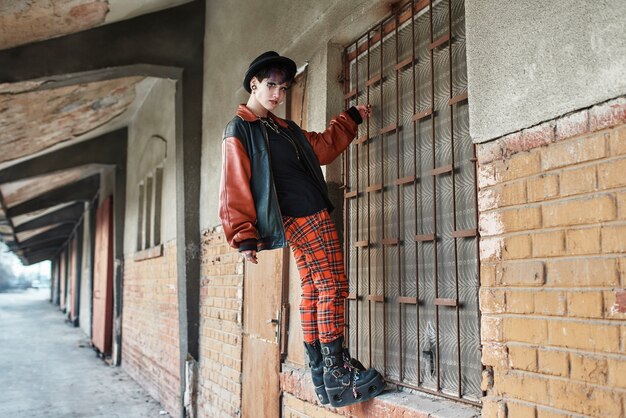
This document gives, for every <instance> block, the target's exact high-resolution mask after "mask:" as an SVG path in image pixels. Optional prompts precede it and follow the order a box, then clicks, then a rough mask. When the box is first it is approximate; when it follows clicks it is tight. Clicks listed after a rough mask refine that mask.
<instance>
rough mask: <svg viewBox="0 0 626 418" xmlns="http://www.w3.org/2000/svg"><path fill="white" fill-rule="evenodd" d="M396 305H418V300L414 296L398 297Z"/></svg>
mask: <svg viewBox="0 0 626 418" xmlns="http://www.w3.org/2000/svg"><path fill="white" fill-rule="evenodd" d="M396 303H400V304H404V305H417V298H416V297H412V296H398V297H397V298H396Z"/></svg>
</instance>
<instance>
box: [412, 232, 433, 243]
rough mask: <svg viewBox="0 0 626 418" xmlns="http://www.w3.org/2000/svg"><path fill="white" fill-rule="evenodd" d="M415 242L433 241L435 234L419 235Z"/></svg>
mask: <svg viewBox="0 0 626 418" xmlns="http://www.w3.org/2000/svg"><path fill="white" fill-rule="evenodd" d="M415 241H416V242H428V241H435V234H420V235H416V236H415Z"/></svg>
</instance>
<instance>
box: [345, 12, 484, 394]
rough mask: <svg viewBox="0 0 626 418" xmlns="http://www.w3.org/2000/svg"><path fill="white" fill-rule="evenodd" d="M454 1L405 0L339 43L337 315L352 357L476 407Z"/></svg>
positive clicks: (466, 161)
mask: <svg viewBox="0 0 626 418" xmlns="http://www.w3.org/2000/svg"><path fill="white" fill-rule="evenodd" d="M464 15H465V13H464V1H463V0H440V1H432V0H429V1H419V2H417V1H411V2H409V3H406V4H404V5H403V6H401V7H399V8H398V9H397V11H396V12H395V13H394V14H393V15H392V16H390V17H388V18H387V19H385V20H383V21H382V22H380V23H379V24H378V25H376V26H375V27H373V28H372V29H370V30H369V31H367V32H366V33H365V34H363V35H362V36H361V37H359V38H358V39H356V40H355V41H354V42H353V43H352V44H351V45H349V46H348V47H347V48H346V50H345V51H344V65H345V68H344V71H345V100H346V105H347V106H353V105H356V104H359V103H367V102H369V103H371V104H372V105H373V107H374V115H373V117H372V118H370V119H369V120H368V121H367V123H364V124H362V125H361V126H360V127H359V132H358V135H357V139H356V140H355V141H354V145H353V146H352V147H350V148H349V150H348V151H347V152H346V153H345V155H344V159H343V172H344V187H345V192H344V197H345V205H344V211H345V212H344V215H345V224H344V237H345V243H344V245H345V254H346V271H347V273H348V275H349V278H350V294H349V296H348V300H347V309H346V317H347V318H346V323H347V326H348V332H347V335H348V337H349V338H348V340H349V344H350V349H351V350H352V351H353V354H354V355H355V356H356V357H358V358H359V359H361V360H362V361H364V362H369V363H370V364H371V365H372V366H374V367H376V368H377V369H379V370H381V371H382V372H383V375H384V376H385V378H386V379H387V380H388V381H389V382H392V383H395V384H398V385H400V386H404V387H408V388H413V389H417V390H421V391H425V392H429V393H434V394H437V395H440V396H444V397H448V398H453V399H456V400H461V401H464V402H468V403H472V404H478V403H479V400H480V398H481V397H482V391H481V390H480V380H481V371H482V365H481V361H480V357H481V352H480V332H479V324H480V317H479V315H480V312H479V307H478V290H479V262H478V232H477V224H478V222H477V208H476V165H475V164H476V158H475V149H474V146H473V144H472V142H471V139H470V136H469V115H468V97H467V74H466V62H465V19H464V18H465V16H464Z"/></svg>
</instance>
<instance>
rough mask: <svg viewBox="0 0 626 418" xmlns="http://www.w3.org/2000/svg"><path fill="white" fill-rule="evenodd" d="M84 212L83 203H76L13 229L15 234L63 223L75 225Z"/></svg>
mask: <svg viewBox="0 0 626 418" xmlns="http://www.w3.org/2000/svg"><path fill="white" fill-rule="evenodd" d="M84 211H85V204H84V203H83V202H76V203H74V204H73V205H70V206H66V207H64V208H61V209H58V210H55V211H54V212H50V213H47V214H45V215H43V216H40V217H38V218H35V219H32V220H30V221H28V222H24V223H22V224H19V225H18V226H16V227H15V229H14V231H15V233H16V234H17V233H20V232H24V231H29V230H31V229H37V228H42V227H44V226H47V225H57V224H64V223H72V224H75V223H76V222H78V220H79V219H80V217H81V216H82V215H83V212H84Z"/></svg>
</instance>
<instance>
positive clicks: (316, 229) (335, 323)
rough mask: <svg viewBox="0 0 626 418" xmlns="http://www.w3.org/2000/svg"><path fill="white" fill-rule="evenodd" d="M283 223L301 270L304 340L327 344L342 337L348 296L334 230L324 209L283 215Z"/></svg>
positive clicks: (301, 317)
mask: <svg viewBox="0 0 626 418" xmlns="http://www.w3.org/2000/svg"><path fill="white" fill-rule="evenodd" d="M283 224H284V227H285V236H286V238H287V241H288V242H289V245H290V246H291V249H292V251H293V254H294V257H295V259H296V265H297V266H298V272H299V273H300V281H301V288H302V300H301V302H300V319H301V321H302V332H303V334H304V341H305V342H307V343H313V342H314V341H316V340H318V339H319V340H320V342H322V343H330V342H332V341H334V340H336V339H337V338H339V337H341V336H343V332H344V329H343V327H344V301H345V299H346V297H347V296H348V280H347V278H346V275H345V272H344V268H343V252H342V249H341V245H340V244H339V236H338V234H337V229H336V228H335V224H334V223H333V221H332V220H331V218H330V215H329V214H328V211H327V210H323V211H321V212H318V213H315V214H313V215H310V216H305V217H301V218H292V217H288V216H285V217H283Z"/></svg>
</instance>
